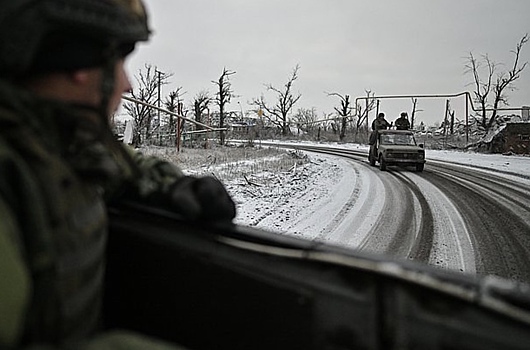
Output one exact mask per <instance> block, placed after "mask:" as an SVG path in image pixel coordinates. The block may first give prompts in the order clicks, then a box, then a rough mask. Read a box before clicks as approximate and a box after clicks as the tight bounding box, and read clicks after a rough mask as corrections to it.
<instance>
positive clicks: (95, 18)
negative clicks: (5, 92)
mask: <svg viewBox="0 0 530 350" xmlns="http://www.w3.org/2000/svg"><path fill="white" fill-rule="evenodd" d="M54 33H55V35H56V36H57V33H61V34H59V35H63V34H62V33H64V35H66V36H68V37H70V38H76V40H77V42H78V44H79V43H83V42H97V43H98V44H99V45H100V46H101V47H105V46H106V45H109V46H110V45H116V46H118V45H124V44H129V45H134V43H136V42H138V41H146V40H147V39H148V37H149V33H150V30H149V28H148V24H147V14H146V12H145V7H144V5H143V3H142V1H141V0H0V76H17V75H23V74H25V73H27V72H28V70H30V69H31V67H32V65H34V64H35V61H38V59H39V57H37V56H38V54H39V50H41V51H42V45H43V42H45V41H46V40H47V38H48V37H49V36H50V35H52V34H54ZM77 38H78V39H77ZM69 40H70V41H67V42H72V39H69ZM62 49H66V48H62Z"/></svg>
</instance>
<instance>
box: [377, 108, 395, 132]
mask: <svg viewBox="0 0 530 350" xmlns="http://www.w3.org/2000/svg"><path fill="white" fill-rule="evenodd" d="M391 127H392V124H391V123H389V122H388V121H387V120H386V119H385V113H383V112H381V113H379V114H378V115H377V118H375V119H374V121H373V122H372V130H374V131H377V130H386V129H388V128H391Z"/></svg>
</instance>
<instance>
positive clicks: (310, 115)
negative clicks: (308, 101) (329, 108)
mask: <svg viewBox="0 0 530 350" xmlns="http://www.w3.org/2000/svg"><path fill="white" fill-rule="evenodd" d="M293 120H294V122H295V123H296V125H297V126H298V130H302V131H305V132H307V133H310V132H311V131H312V130H313V128H314V127H315V123H316V121H317V110H316V108H314V107H313V108H298V111H297V112H296V114H295V115H294V117H293Z"/></svg>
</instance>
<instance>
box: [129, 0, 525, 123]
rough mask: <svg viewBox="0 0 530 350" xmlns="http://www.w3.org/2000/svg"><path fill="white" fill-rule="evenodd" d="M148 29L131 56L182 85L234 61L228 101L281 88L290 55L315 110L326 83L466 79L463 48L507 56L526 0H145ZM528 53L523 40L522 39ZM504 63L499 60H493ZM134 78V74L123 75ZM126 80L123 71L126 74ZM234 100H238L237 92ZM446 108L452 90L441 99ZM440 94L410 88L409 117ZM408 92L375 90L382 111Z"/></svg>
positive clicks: (384, 86) (346, 89)
mask: <svg viewBox="0 0 530 350" xmlns="http://www.w3.org/2000/svg"><path fill="white" fill-rule="evenodd" d="M146 3H147V8H148V11H149V14H150V22H151V27H152V28H153V31H154V33H153V36H152V38H151V40H150V42H149V43H148V44H142V45H139V47H138V49H137V50H136V51H135V53H134V54H133V55H132V56H131V59H130V62H129V69H130V73H131V75H137V73H138V70H139V69H140V68H142V67H143V66H144V64H151V65H153V66H156V67H157V68H158V69H159V70H161V71H164V72H168V73H172V74H173V77H172V78H171V84H170V85H169V86H167V87H166V89H167V90H168V91H169V89H175V88H177V87H179V86H182V87H183V90H184V91H186V92H187V94H186V95H185V96H184V97H185V103H186V104H189V103H190V101H192V100H193V98H194V97H195V96H196V94H197V93H198V92H199V91H201V90H209V91H210V92H211V93H213V92H214V91H215V86H214V84H212V82H211V81H212V80H217V79H218V78H219V76H220V75H221V73H222V71H223V68H225V67H226V68H227V69H229V70H231V71H235V72H236V74H234V75H232V76H231V83H232V88H233V91H234V93H235V94H236V95H239V96H240V97H238V98H236V99H234V100H233V101H232V104H231V106H230V108H232V109H234V110H239V108H240V105H241V106H242V108H243V109H244V110H247V109H250V108H251V107H250V106H249V105H248V102H250V101H251V100H252V99H253V98H257V97H259V96H260V95H262V94H263V95H264V96H265V99H266V100H267V101H271V102H274V101H275V98H274V95H271V94H270V93H268V92H267V90H266V88H265V84H272V85H273V86H275V87H278V88H282V87H283V85H284V84H285V83H286V82H287V80H288V78H289V76H290V75H291V73H292V71H293V69H294V67H295V66H296V65H297V64H299V65H300V70H299V78H298V79H297V80H296V81H295V84H294V91H295V92H296V93H300V94H301V95H302V97H301V99H300V101H299V102H298V104H297V105H296V106H295V109H298V108H312V107H315V108H316V110H317V113H318V115H319V116H322V115H323V114H324V113H331V112H333V107H335V106H338V105H339V104H340V101H339V99H338V98H337V97H328V96H327V95H326V92H337V93H340V94H341V95H346V94H348V95H350V96H351V97H352V98H355V97H358V96H363V95H365V90H371V91H372V92H375V93H376V94H377V95H402V94H452V93H459V92H462V91H466V90H471V89H472V88H473V87H472V86H470V85H469V83H470V82H471V81H472V80H471V76H469V75H464V66H465V64H466V57H467V56H469V53H470V52H473V54H474V55H475V56H476V57H479V56H480V55H482V54H488V55H489V57H490V58H491V59H492V60H493V61H495V62H497V63H504V64H506V65H510V64H513V57H514V55H513V53H512V52H511V50H514V49H515V46H516V44H517V42H518V41H519V40H520V39H521V38H522V37H523V36H524V35H525V34H526V33H529V32H530V20H529V17H528V16H529V14H530V1H529V0H502V1H499V0H379V1H377V0H362V1H361V0H193V1H192V0H188V1H184V0H147V1H146ZM521 60H522V62H526V61H530V43H528V44H527V45H526V46H525V47H524V48H523V51H522V55H521ZM500 68H501V69H507V68H508V67H500ZM132 80H134V79H132ZM133 84H134V81H133ZM516 86H517V88H518V90H517V91H514V92H511V93H510V94H509V96H510V105H511V106H515V107H519V106H522V105H530V67H528V68H527V69H526V70H525V71H524V72H523V75H522V77H521V79H519V80H518V81H517V82H516ZM238 102H239V103H240V104H238ZM451 104H452V106H453V108H454V109H457V117H460V118H463V116H462V115H460V116H459V115H458V113H460V112H459V110H460V107H461V106H462V105H463V99H462V98H460V99H454V100H452V102H451ZM444 106H445V99H444V98H442V99H438V100H431V99H429V100H419V103H418V108H419V109H423V111H422V112H419V115H418V120H423V121H425V122H426V123H427V124H433V123H435V122H440V121H441V120H442V119H443V116H444ZM411 108H412V105H411V100H410V99H403V100H383V101H382V102H381V107H380V109H381V111H384V112H385V113H386V114H387V117H388V119H389V120H394V119H396V118H397V117H398V115H399V113H400V112H401V111H402V110H405V111H409V112H410V110H411Z"/></svg>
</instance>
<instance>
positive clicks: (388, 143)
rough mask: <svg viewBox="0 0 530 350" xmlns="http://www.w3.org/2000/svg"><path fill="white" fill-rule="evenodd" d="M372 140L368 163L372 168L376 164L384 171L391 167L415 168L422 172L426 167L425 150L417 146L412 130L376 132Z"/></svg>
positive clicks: (420, 145)
mask: <svg viewBox="0 0 530 350" xmlns="http://www.w3.org/2000/svg"><path fill="white" fill-rule="evenodd" d="M374 133H376V134H374V136H373V137H372V138H371V142H370V151H369V153H368V161H369V162H370V164H371V165H372V166H375V164H376V162H378V163H379V168H380V169H381V170H382V171H384V170H386V168H387V166H389V165H398V166H402V167H405V166H414V167H415V168H416V171H418V172H421V171H423V168H424V166H425V149H424V148H423V144H417V143H416V139H415V138H414V133H413V132H412V131H411V130H379V131H374Z"/></svg>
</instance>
